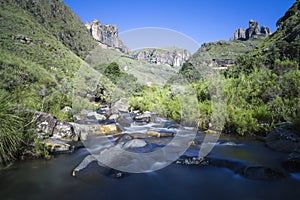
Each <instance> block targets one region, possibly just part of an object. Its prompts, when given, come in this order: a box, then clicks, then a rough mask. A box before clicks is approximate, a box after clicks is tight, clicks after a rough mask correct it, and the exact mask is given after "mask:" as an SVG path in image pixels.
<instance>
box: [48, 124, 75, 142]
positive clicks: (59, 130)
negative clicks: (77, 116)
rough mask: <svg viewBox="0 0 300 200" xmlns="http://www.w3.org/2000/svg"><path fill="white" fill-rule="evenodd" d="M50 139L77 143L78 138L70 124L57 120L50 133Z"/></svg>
mask: <svg viewBox="0 0 300 200" xmlns="http://www.w3.org/2000/svg"><path fill="white" fill-rule="evenodd" d="M52 138H55V139H64V140H70V141H78V140H79V137H78V135H76V134H75V132H74V128H73V126H72V124H70V123H68V122H64V121H60V120H57V121H56V125H55V127H54V129H53V132H52Z"/></svg>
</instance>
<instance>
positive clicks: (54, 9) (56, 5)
mask: <svg viewBox="0 0 300 200" xmlns="http://www.w3.org/2000/svg"><path fill="white" fill-rule="evenodd" d="M8 1H10V2H15V4H17V5H18V6H20V7H21V8H23V9H24V10H26V11H27V12H28V13H29V14H30V15H31V16H32V17H33V18H34V19H35V20H36V21H37V22H38V23H40V24H41V25H42V26H44V28H45V29H47V30H48V31H49V32H50V33H51V34H52V35H53V36H55V37H56V38H57V39H58V40H59V41H60V42H62V43H63V44H64V45H65V46H66V47H67V48H69V49H70V50H71V51H73V52H74V53H75V54H76V55H78V56H80V57H81V58H84V57H85V56H86V55H87V53H88V52H89V51H90V50H92V49H93V47H95V46H96V44H97V43H96V41H94V40H93V38H92V37H90V35H89V32H88V31H87V30H86V28H85V26H84V25H83V23H82V21H81V20H80V19H79V17H78V16H77V15H76V14H75V13H74V12H73V11H72V10H71V9H70V8H69V7H68V6H67V5H66V4H65V3H63V2H62V0H39V1H35V0H26V1H24V0H8Z"/></svg>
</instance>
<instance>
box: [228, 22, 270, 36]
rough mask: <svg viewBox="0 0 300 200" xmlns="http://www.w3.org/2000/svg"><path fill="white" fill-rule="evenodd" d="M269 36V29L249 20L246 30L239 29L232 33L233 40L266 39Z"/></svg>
mask: <svg viewBox="0 0 300 200" xmlns="http://www.w3.org/2000/svg"><path fill="white" fill-rule="evenodd" d="M270 34H271V31H270V28H269V27H266V26H261V27H260V26H259V23H258V22H256V21H254V20H250V21H249V27H248V28H247V29H244V28H239V29H237V30H235V32H234V37H233V38H234V40H249V39H257V38H266V37H268V36H269V35H270Z"/></svg>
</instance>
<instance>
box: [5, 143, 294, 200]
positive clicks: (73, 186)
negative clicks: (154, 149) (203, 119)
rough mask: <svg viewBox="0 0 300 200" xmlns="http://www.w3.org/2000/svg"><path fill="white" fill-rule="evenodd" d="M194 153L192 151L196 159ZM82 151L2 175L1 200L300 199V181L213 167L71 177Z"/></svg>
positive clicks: (271, 159)
mask: <svg viewBox="0 0 300 200" xmlns="http://www.w3.org/2000/svg"><path fill="white" fill-rule="evenodd" d="M192 152H193V149H190V150H189V153H191V154H192ZM88 154H89V152H88V151H87V150H86V149H79V150H77V151H76V152H75V153H73V154H70V155H58V156H56V157H55V158H53V159H51V160H34V161H18V162H16V163H14V164H13V165H12V166H11V167H9V168H7V169H5V170H1V171H0V199H1V200H6V199H7V200H10V199H11V200H13V199H16V200H18V199H24V200H26V199H28V200H34V199H37V200H40V199H49V200H50V199H51V200H53V199H57V200H58V199H62V200H74V199H105V200H110V199H111V200H120V199H131V200H135V199H143V200H148V199H149V200H153V199H175V200H176V199H178V200H179V199H180V200H182V199H237V200H254V199H256V200H258V199H262V200H263V199H272V200H274V199H285V200H286V199H298V198H299V197H300V175H299V174H297V173H295V174H290V175H289V176H288V177H286V178H281V179H277V180H272V181H262V180H251V179H247V178H244V177H242V176H240V175H238V174H235V173H234V172H233V171H231V170H229V169H226V168H222V167H215V166H210V165H209V166H185V165H178V164H171V165H169V166H168V167H166V168H163V169H161V170H158V171H155V172H151V173H141V174H128V175H127V176H126V177H124V178H121V179H117V178H114V177H112V175H111V173H110V172H109V170H103V169H101V168H100V167H98V166H97V165H96V164H91V165H90V166H89V167H88V168H87V169H86V170H84V173H82V174H81V175H80V176H78V177H72V176H71V172H72V170H73V169H74V168H75V167H76V166H77V165H78V164H79V163H80V162H81V161H82V159H83V158H84V157H85V156H86V155H88ZM210 155H212V156H216V157H223V158H228V159H235V160H239V161H241V162H245V163H251V164H252V165H260V164H263V165H270V166H271V165H276V163H279V162H278V161H280V159H283V156H284V154H281V153H277V152H274V151H271V150H269V149H267V148H266V147H264V146H263V145H262V144H260V143H256V142H246V143H239V144H236V143H226V142H225V143H223V144H222V143H220V144H218V145H216V146H215V147H214V150H213V151H212V152H211V154H210Z"/></svg>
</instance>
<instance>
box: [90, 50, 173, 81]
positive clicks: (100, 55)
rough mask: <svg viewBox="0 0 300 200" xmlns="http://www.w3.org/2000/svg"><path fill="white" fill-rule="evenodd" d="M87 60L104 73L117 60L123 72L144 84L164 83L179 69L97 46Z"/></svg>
mask: <svg viewBox="0 0 300 200" xmlns="http://www.w3.org/2000/svg"><path fill="white" fill-rule="evenodd" d="M86 62H87V63H89V64H90V66H91V67H93V68H94V69H96V70H97V71H99V72H100V73H103V72H104V70H105V69H106V67H107V66H108V65H109V64H110V63H112V62H116V63H118V65H119V66H120V68H121V70H122V71H123V72H126V73H128V74H132V75H133V76H135V77H136V78H137V81H138V83H140V84H142V85H149V84H155V85H159V86H162V85H164V84H165V83H166V82H167V81H168V80H169V79H170V78H171V77H172V76H173V75H174V74H176V73H177V72H178V70H179V68H178V67H171V66H170V65H166V64H156V63H149V62H148V60H136V59H133V58H132V57H131V56H128V55H126V54H120V53H119V52H117V51H115V50H110V49H103V48H100V47H97V48H95V49H94V50H93V51H91V52H90V54H89V55H88V56H87V59H86Z"/></svg>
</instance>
